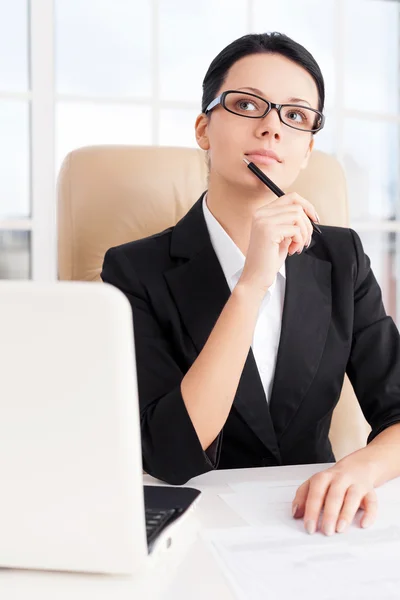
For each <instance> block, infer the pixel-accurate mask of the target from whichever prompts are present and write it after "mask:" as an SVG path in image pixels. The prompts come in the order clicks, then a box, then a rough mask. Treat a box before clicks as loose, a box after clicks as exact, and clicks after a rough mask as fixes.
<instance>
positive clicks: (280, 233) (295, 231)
mask: <svg viewBox="0 0 400 600" xmlns="http://www.w3.org/2000/svg"><path fill="white" fill-rule="evenodd" d="M271 239H272V241H273V242H274V243H275V244H278V245H280V244H282V242H284V241H285V240H286V239H289V240H290V242H289V246H290V243H291V242H292V241H293V242H294V243H295V244H301V243H302V240H303V237H302V235H301V231H300V227H297V226H296V225H277V226H276V227H274V228H271ZM289 246H288V247H289Z"/></svg>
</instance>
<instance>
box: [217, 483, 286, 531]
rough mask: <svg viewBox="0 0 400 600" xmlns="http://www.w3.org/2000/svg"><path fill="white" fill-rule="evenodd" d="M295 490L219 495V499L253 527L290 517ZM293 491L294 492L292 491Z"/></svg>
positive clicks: (283, 489)
mask: <svg viewBox="0 0 400 600" xmlns="http://www.w3.org/2000/svg"><path fill="white" fill-rule="evenodd" d="M296 489H297V488H291V487H287V488H270V489H267V490H266V489H261V490H258V491H257V490H251V491H248V492H243V493H240V492H237V493H233V494H220V497H221V498H222V499H223V500H224V502H226V504H227V505H228V506H230V508H232V509H233V510H234V511H235V512H236V513H237V514H238V515H239V516H240V517H242V519H244V520H245V522H246V523H247V524H249V525H254V526H255V527H260V526H263V525H268V524H270V523H271V521H272V522H274V521H275V520H276V521H279V522H282V520H284V521H286V519H287V518H289V517H291V505H292V500H293V498H294V494H295V492H296ZM293 490H294V491H293Z"/></svg>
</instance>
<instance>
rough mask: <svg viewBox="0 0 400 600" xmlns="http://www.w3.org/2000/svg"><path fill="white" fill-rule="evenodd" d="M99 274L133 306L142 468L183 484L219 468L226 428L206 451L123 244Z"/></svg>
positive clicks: (179, 373) (179, 374)
mask: <svg viewBox="0 0 400 600" xmlns="http://www.w3.org/2000/svg"><path fill="white" fill-rule="evenodd" d="M101 278H102V280H103V281H104V282H106V283H110V284H112V285H114V286H115V287H117V288H118V289H120V290H121V291H122V292H124V294H125V295H126V296H127V298H128V300H129V302H130V304H131V307H132V315H133V325H134V337H135V353H136V369H137V380H138V390H139V406H140V427H141V438H142V440H141V441H142V458H143V468H144V470H145V471H146V472H147V473H149V474H150V475H152V476H153V477H157V478H158V479H161V480H163V481H166V482H167V483H170V484H173V485H181V484H183V483H186V482H187V481H188V480H189V479H191V478H192V477H195V476H197V475H200V474H202V473H206V472H207V471H211V470H213V469H215V468H217V466H218V462H219V456H220V451H221V443H222V432H221V433H220V434H219V436H218V437H217V438H216V440H215V441H214V442H213V443H212V444H211V446H210V447H209V448H208V449H207V450H206V451H203V449H202V447H201V444H200V441H199V438H198V436H197V433H196V430H195V429H194V426H193V424H192V421H191V419H190V417H189V414H188V412H187V410H186V406H185V403H184V401H183V398H182V393H181V386H180V384H181V381H182V379H183V377H184V373H183V372H182V370H181V369H180V367H179V366H178V364H177V362H176V361H175V360H174V358H173V355H174V353H173V350H172V348H171V345H170V343H169V341H168V338H167V336H166V335H165V334H164V332H163V331H162V330H161V327H160V324H159V323H158V321H157V319H156V316H155V314H154V311H153V310H152V308H151V305H150V302H149V300H148V297H147V293H146V289H145V288H144V286H143V285H142V284H141V282H140V281H139V278H138V277H137V275H136V274H135V271H134V269H133V266H132V265H131V262H130V261H129V260H128V258H127V256H126V254H125V253H124V250H123V248H122V247H116V248H111V249H110V250H108V251H107V253H106V255H105V257H104V263H103V270H102V273H101Z"/></svg>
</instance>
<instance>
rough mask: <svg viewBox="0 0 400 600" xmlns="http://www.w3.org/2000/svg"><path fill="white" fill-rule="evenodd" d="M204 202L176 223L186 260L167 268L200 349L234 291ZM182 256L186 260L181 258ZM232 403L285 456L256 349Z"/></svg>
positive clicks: (176, 239) (176, 244)
mask: <svg viewBox="0 0 400 600" xmlns="http://www.w3.org/2000/svg"><path fill="white" fill-rule="evenodd" d="M201 202H202V197H201V198H200V200H199V201H198V202H197V203H196V204H195V205H194V207H193V208H192V209H191V210H190V211H189V213H188V214H187V215H186V216H185V217H184V218H183V219H182V220H181V221H180V222H179V223H178V224H177V225H176V226H175V228H174V231H173V235H172V241H171V255H172V256H175V257H177V258H178V257H179V258H180V259H181V260H180V261H179V262H178V266H176V267H175V268H173V269H170V270H169V271H167V272H166V273H165V278H166V280H167V283H168V286H169V289H170V291H171V293H172V296H173V298H174V301H175V303H176V305H177V307H178V310H179V313H180V315H181V318H182V321H183V323H184V325H185V328H186V330H187V332H188V333H189V335H190V337H191V338H192V340H193V343H194V344H195V346H196V349H197V351H198V352H201V350H202V348H203V346H204V344H205V343H206V341H207V339H208V337H209V335H210V333H211V331H212V329H213V327H214V325H215V323H216V322H217V320H218V318H219V316H220V314H221V311H222V309H223V308H224V306H225V304H226V302H227V300H228V299H229V296H230V290H229V286H228V284H227V282H226V279H225V276H224V274H223V271H222V268H221V266H220V264H219V261H218V259H217V257H216V255H215V252H214V250H213V247H212V244H211V241H210V237H209V234H208V230H207V226H206V223H205V220H204V216H203V209H202V205H201ZM182 258H186V259H187V260H184V261H182ZM233 406H234V408H235V409H236V410H237V411H238V412H239V413H240V415H241V417H242V419H243V420H244V421H245V422H246V423H247V425H248V426H249V427H250V428H251V429H252V430H253V432H254V433H255V434H256V435H257V437H258V438H259V439H260V440H261V441H262V442H263V444H264V445H265V446H266V447H267V448H268V449H269V450H270V451H271V452H272V453H273V454H274V455H275V456H276V457H277V460H278V461H279V462H280V454H279V449H278V445H277V441H276V436H275V432H274V428H273V425H272V420H271V415H270V412H269V408H268V403H267V401H266V398H265V394H264V389H263V387H262V384H261V380H260V376H259V373H258V369H257V366H256V362H255V360H254V356H253V353H252V351H251V350H250V352H249V354H248V356H247V360H246V363H245V366H244V369H243V372H242V376H241V379H240V382H239V386H238V390H237V393H236V397H235V401H234V404H233Z"/></svg>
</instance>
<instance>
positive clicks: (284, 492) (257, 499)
mask: <svg viewBox="0 0 400 600" xmlns="http://www.w3.org/2000/svg"><path fill="white" fill-rule="evenodd" d="M302 483H304V482H303V481H297V480H293V481H292V480H291V481H287V482H284V481H281V482H259V481H257V482H249V483H237V484H232V485H231V486H230V487H232V489H233V490H234V491H235V493H231V494H220V497H221V498H222V499H223V500H224V502H225V503H226V504H228V506H230V508H232V509H233V510H234V511H235V512H236V513H237V514H238V515H239V516H240V517H242V519H244V521H245V522H246V523H248V524H249V525H254V526H257V527H260V526H263V525H268V524H270V523H271V521H272V522H276V521H282V520H283V521H285V522H286V520H287V517H288V516H291V510H292V502H293V500H294V498H295V495H296V492H297V490H298V488H299V487H300V485H301V484H302ZM376 493H377V496H378V505H379V507H381V505H382V506H386V505H387V504H393V503H399V510H400V478H397V479H395V480H393V481H390V482H388V483H386V484H385V485H383V486H381V487H379V488H377V489H376ZM399 598H400V595H399Z"/></svg>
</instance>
